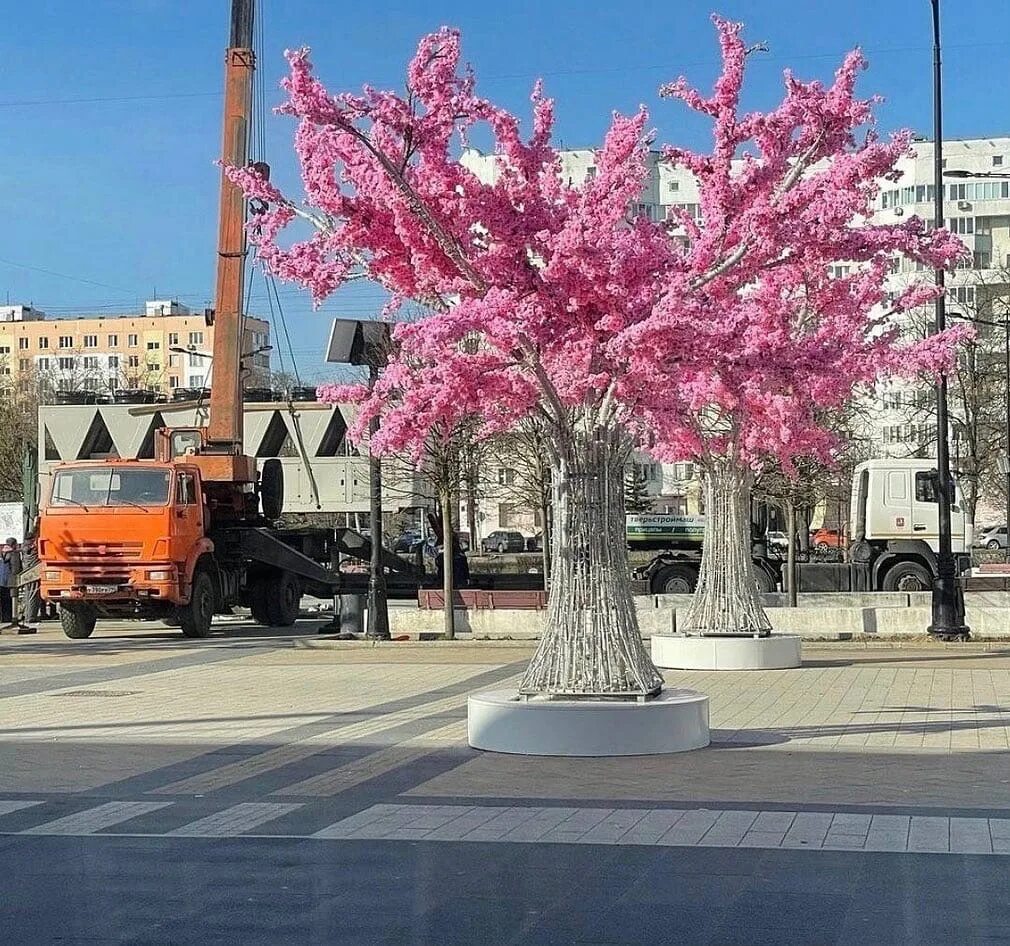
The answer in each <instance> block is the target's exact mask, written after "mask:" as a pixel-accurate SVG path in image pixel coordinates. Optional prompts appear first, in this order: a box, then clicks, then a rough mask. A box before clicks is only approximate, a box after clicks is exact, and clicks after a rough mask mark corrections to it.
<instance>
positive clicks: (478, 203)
mask: <svg viewBox="0 0 1010 946" xmlns="http://www.w3.org/2000/svg"><path fill="white" fill-rule="evenodd" d="M714 22H715V25H716V29H717V31H718V35H719V41H720V45H721V48H722V56H723V70H722V74H721V75H720V77H719V79H718V80H717V82H716V84H715V87H714V89H713V91H712V93H711V94H710V95H706V94H703V93H702V92H700V91H698V90H696V89H694V88H693V87H692V86H691V85H690V84H689V83H688V82H687V80H685V79H678V80H677V81H676V82H673V83H671V84H669V85H667V86H664V87H663V89H662V94H663V95H664V96H666V97H668V98H673V99H678V100H680V101H681V102H683V103H684V104H685V105H687V106H688V107H689V108H691V109H693V110H695V111H697V112H700V113H701V114H703V115H706V116H708V117H710V118H711V119H712V121H713V144H712V148H711V151H710V152H707V153H695V152H692V151H688V150H685V149H682V148H677V147H672V146H671V147H666V148H664V149H663V150H662V154H663V159H664V160H666V161H668V162H670V163H672V164H675V165H679V166H682V167H684V168H686V169H688V170H689V171H690V172H691V173H692V174H693V175H694V176H695V178H696V179H697V183H698V190H699V204H700V209H701V217H702V220H701V222H700V223H696V222H695V221H694V220H693V219H690V218H688V216H687V215H686V214H684V213H683V212H679V211H673V212H671V214H670V218H669V219H668V220H665V221H650V220H648V219H643V218H638V219H636V220H633V221H632V220H631V219H630V218H629V206H630V205H632V204H633V203H634V202H636V201H638V200H639V199H640V195H641V193H642V192H643V190H644V188H645V185H646V183H647V180H648V174H649V163H648V158H649V144H650V140H651V139H650V135H649V133H648V131H647V128H648V116H647V114H646V112H645V111H644V110H641V111H640V112H638V113H637V114H634V115H631V116H621V115H615V116H614V117H613V119H612V123H611V126H610V130H609V131H608V133H607V135H606V137H605V140H604V142H603V145H602V147H601V148H600V150H599V151H598V152H597V154H596V157H595V162H594V163H595V167H596V174H595V176H594V177H592V178H588V179H587V180H585V181H581V182H573V183H567V182H566V181H565V180H564V179H563V177H562V175H561V168H562V164H563V162H562V156H561V154H560V152H559V151H558V150H557V149H556V148H555V147H554V146H553V145H552V143H551V135H552V128H553V121H554V103H553V102H552V101H551V100H550V99H547V98H544V97H543V94H542V91H541V87H540V84H539V83H538V84H537V85H536V86H535V88H534V91H533V94H532V96H531V100H532V105H533V114H532V122H531V123H530V131H529V133H528V134H527V135H525V136H524V134H523V132H522V130H521V123H520V120H519V119H518V118H517V117H515V116H513V115H511V114H509V113H508V112H506V111H505V110H504V109H502V108H500V107H498V106H496V105H494V104H493V103H491V102H490V101H488V100H486V99H484V98H481V97H480V96H478V95H477V92H476V84H475V81H474V78H473V75H472V73H471V72H470V71H469V70H466V69H463V68H461V63H460V37H459V34H458V33H457V32H456V31H455V30H451V29H447V28H443V29H441V30H439V31H437V32H436V33H433V34H431V35H429V36H427V37H425V38H424V39H423V40H422V41H421V43H420V45H419V47H418V50H417V53H416V55H415V56H414V58H413V59H412V60H411V62H410V64H409V66H408V68H407V92H406V94H398V93H394V92H387V91H379V90H375V89H371V88H365V89H363V90H362V91H361V93H360V94H357V95H350V94H343V95H332V94H331V93H329V92H328V91H327V90H326V88H325V87H324V86H323V85H322V83H321V82H320V81H319V80H318V79H317V78H316V77H315V75H314V73H313V70H312V65H311V62H310V60H309V57H308V51H307V50H299V51H296V52H292V53H288V60H289V63H290V67H291V72H290V75H289V77H288V78H287V79H286V80H285V81H284V88H285V90H286V91H287V94H288V100H287V102H286V103H285V105H284V106H283V107H282V109H281V111H282V112H284V113H285V114H288V115H290V116H292V117H294V118H295V119H296V120H297V122H298V128H297V132H296V136H295V151H296V154H297V157H298V160H299V164H300V168H301V175H302V183H303V187H304V192H305V198H304V201H303V202H295V201H293V200H292V199H290V198H287V197H285V196H283V195H282V194H281V193H280V192H279V191H277V189H276V188H274V187H273V185H270V184H269V183H268V182H266V181H264V180H262V179H260V178H259V177H258V175H257V174H256V172H255V171H252V170H250V169H234V168H233V169H230V170H229V171H228V173H229V175H230V177H231V179H232V180H233V181H235V183H237V184H238V185H239V186H241V187H242V188H243V189H244V190H245V192H246V193H247V194H248V195H249V196H250V197H257V198H259V199H261V200H264V201H267V202H269V204H270V206H269V208H268V209H267V211H266V212H265V213H263V214H260V215H258V216H257V217H256V218H255V219H254V220H253V221H252V223H251V225H250V240H251V242H252V243H253V244H255V245H256V247H257V250H258V253H259V256H260V258H261V260H262V261H263V262H264V264H265V265H266V266H267V267H268V268H269V269H270V270H271V271H273V272H274V273H276V274H277V275H278V276H280V277H282V278H284V279H289V280H293V281H296V282H299V283H300V284H302V285H303V286H305V287H306V288H307V289H308V290H309V291H310V293H311V294H312V297H313V299H314V300H315V301H316V302H317V303H318V302H321V301H322V300H323V299H325V298H326V297H327V296H329V295H330V294H331V293H332V292H333V291H334V290H335V289H336V288H338V287H339V286H340V285H341V284H343V283H344V282H345V281H346V280H347V279H348V278H349V277H351V276H361V275H364V276H367V277H368V278H369V279H371V280H373V281H375V282H377V283H378V284H380V285H381V286H383V287H384V288H385V289H386V290H388V291H389V292H390V293H391V295H392V296H393V299H394V302H393V304H392V306H391V308H390V312H389V313H387V314H391V310H392V308H394V307H395V306H398V305H399V304H400V302H402V301H403V300H413V301H415V302H417V303H419V304H421V305H422V306H424V307H426V308H427V309H428V310H429V312H430V314H428V315H426V316H424V317H423V318H421V319H420V320H419V321H417V322H413V323H401V324H398V325H397V326H396V327H395V330H394V332H393V340H394V351H393V355H392V359H391V362H390V365H389V367H388V368H387V369H386V370H385V371H384V372H383V373H382V375H381V377H380V378H379V380H378V382H377V383H376V385H375V387H374V389H372V390H366V389H364V388H362V387H360V386H351V387H348V386H335V387H324V388H323V389H322V395H323V397H324V398H326V399H329V400H342V401H347V400H350V401H353V402H354V403H356V404H358V405H359V407H360V412H359V414H358V417H357V419H356V420H355V422H354V425H353V427H352V430H351V434H352V436H354V437H357V438H360V437H362V436H363V434H364V433H365V431H366V430H367V426H368V423H369V421H370V420H371V419H372V418H373V417H376V416H378V417H381V421H382V424H381V429H380V432H379V434H378V435H376V437H375V438H374V439H373V441H372V444H371V447H372V449H373V450H375V451H377V452H380V453H381V452H385V451H391V450H397V451H401V450H402V451H406V452H409V453H413V454H415V455H416V454H417V453H418V452H419V451H420V449H421V448H422V446H423V444H424V442H425V439H426V438H427V436H428V435H429V433H430V431H431V430H432V429H435V428H443V429H447V430H448V429H452V428H453V427H454V426H455V425H456V424H458V423H459V422H460V421H462V420H465V419H470V418H474V417H476V418H479V419H480V420H481V421H482V422H483V429H484V431H485V432H486V433H493V432H496V431H504V430H508V429H511V428H513V427H515V425H516V424H517V423H518V422H519V421H520V420H521V419H522V418H524V417H526V416H528V415H530V414H532V413H534V412H535V413H538V414H540V415H542V416H546V417H548V418H549V419H550V420H551V421H552V422H554V423H555V424H558V425H562V424H564V423H566V421H567V418H568V417H569V416H570V412H572V411H573V410H579V411H591V412H592V414H593V416H595V417H597V418H598V420H599V423H600V424H601V425H603V426H606V425H608V424H620V425H621V426H623V427H624V429H626V430H628V431H630V432H632V434H633V435H634V436H635V437H636V438H637V440H638V441H639V442H640V443H641V444H642V445H643V446H644V447H647V448H648V449H650V450H651V451H652V452H653V454H654V455H655V456H656V457H657V458H659V459H670V460H673V459H681V458H685V457H692V456H695V457H702V458H704V457H706V456H713V455H716V456H717V455H723V454H728V453H732V454H733V455H735V456H736V457H738V458H739V459H740V460H741V461H742V462H745V463H751V464H757V463H759V462H761V461H762V460H764V459H767V458H773V459H776V460H778V461H780V462H782V463H783V464H785V465H786V466H788V465H789V464H790V463H791V462H792V460H793V459H794V458H796V457H799V456H806V455H816V456H825V455H827V454H828V452H829V451H830V449H831V447H832V440H831V437H830V435H829V434H827V433H826V432H825V431H824V430H823V429H821V427H820V426H819V425H818V422H817V420H816V419H815V415H819V413H820V412H822V411H823V409H825V408H832V407H838V406H840V405H842V404H843V403H844V402H845V401H846V400H848V399H849V398H850V397H851V396H852V394H853V392H854V390H855V389H856V388H857V387H858V386H859V385H862V384H868V383H870V382H872V381H873V380H874V379H876V378H877V377H878V376H880V375H882V374H887V373H901V374H905V375H907V374H910V373H917V372H921V373H925V374H936V373H937V372H939V371H943V370H945V369H946V368H948V367H949V365H950V364H951V360H952V359H953V357H954V346H956V344H957V343H958V341H959V340H960V339H961V338H962V337H963V334H962V333H961V331H960V330H951V331H950V332H948V333H946V334H945V335H943V336H937V337H933V338H930V339H927V340H926V341H924V342H919V343H917V344H912V345H908V344H904V343H903V342H902V341H901V339H900V338H899V336H898V333H897V332H896V331H894V330H893V328H889V327H888V326H887V325H886V324H883V323H882V322H881V320H880V313H881V312H884V311H890V310H893V311H895V312H899V313H900V312H902V311H905V310H907V309H909V308H913V307H915V306H918V305H922V304H924V303H926V302H928V301H929V300H930V299H932V298H933V296H934V293H935V290H934V289H933V288H932V287H931V286H930V285H929V284H928V283H927V282H926V281H923V283H922V284H916V285H913V286H911V287H910V288H909V289H907V290H906V291H905V292H903V293H902V295H901V296H900V297H899V298H898V299H897V300H896V301H895V302H894V303H888V300H887V296H886V293H885V280H886V279H887V276H888V273H889V271H890V266H891V262H892V260H893V259H894V258H896V257H898V256H905V257H908V258H909V259H912V260H914V261H916V262H918V263H921V264H923V265H924V266H927V267H933V266H942V267H950V266H953V265H954V264H955V263H956V262H957V260H958V259H960V258H961V256H962V255H963V253H964V247H963V245H962V244H961V243H960V241H958V240H957V238H956V237H954V236H953V235H952V234H950V233H948V232H947V231H946V230H927V229H926V226H925V224H924V223H923V222H922V221H921V220H919V219H918V218H915V217H912V218H909V219H907V220H905V221H903V222H902V223H900V224H866V223H864V221H866V220H867V219H868V218H869V217H871V216H872V214H873V211H874V201H875V198H876V197H877V195H878V184H877V181H878V180H879V179H880V178H885V179H894V175H895V167H896V162H897V161H898V159H899V158H900V157H902V156H903V155H905V154H907V153H908V151H909V147H910V144H909V141H910V139H909V137H908V135H906V134H898V135H894V136H892V137H891V138H890V139H888V140H880V139H878V137H877V136H876V134H875V133H874V131H873V128H872V120H873V118H872V107H873V104H874V102H875V100H874V99H860V98H858V97H857V96H856V93H855V81H856V77H857V74H858V73H859V72H860V71H861V70H862V69H863V68H864V67H865V61H864V59H863V57H862V54H861V53H860V52H858V51H855V52H852V53H850V54H849V55H848V56H846V57H845V58H844V60H843V62H842V64H841V66H840V67H839V69H838V71H837V73H836V74H835V77H834V80H833V81H832V82H831V83H830V84H827V85H825V84H822V83H820V82H802V81H800V80H799V79H797V78H796V77H795V76H793V75H792V74H791V73H789V72H787V73H786V75H785V90H784V95H783V99H782V101H781V103H780V104H779V105H778V106H776V107H775V108H774V109H772V110H770V111H767V112H755V113H748V114H741V113H740V111H739V105H740V94H741V89H742V85H743V80H744V71H745V65H746V59H747V50H746V47H745V46H744V43H743V40H742V37H741V32H742V28H741V26H740V25H739V24H735V23H730V22H728V21H726V20H723V19H720V18H714ZM477 125H483V126H485V127H486V128H487V129H488V130H489V131H490V134H491V136H492V138H493V140H494V154H495V160H496V173H495V175H494V179H493V180H491V181H487V180H482V179H481V178H479V177H478V176H477V175H476V174H475V173H474V172H473V171H472V170H471V169H470V168H469V167H468V165H467V162H466V160H464V159H461V155H460V153H459V150H458V149H459V143H460V142H461V141H462V142H465V141H466V140H467V138H468V136H469V133H470V132H471V131H472V130H473V129H474V127H475V126H477ZM867 127H869V131H867V130H866V129H867ZM744 152H746V154H745V156H744V157H740V155H741V154H743V153H744ZM296 216H301V217H303V218H305V219H307V220H308V221H309V223H311V224H312V226H313V227H314V232H313V234H312V236H311V237H310V238H308V239H306V240H301V241H296V242H294V243H288V244H285V243H283V242H282V238H283V233H284V231H285V228H286V227H287V226H288V224H290V223H291V221H292V220H293V219H294V218H295V217H296ZM671 228H673V229H674V230H675V231H676V230H678V229H679V231H680V232H681V233H682V234H683V237H684V238H683V239H680V238H674V239H671V234H670V230H671ZM837 263H847V264H848V265H849V266H850V267H851V271H850V273H849V274H848V275H845V276H836V275H834V274H833V272H832V265H833V264H837Z"/></svg>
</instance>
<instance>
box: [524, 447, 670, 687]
mask: <svg viewBox="0 0 1010 946" xmlns="http://www.w3.org/2000/svg"><path fill="white" fill-rule="evenodd" d="M627 455H628V448H627V443H626V441H625V440H624V438H623V437H622V436H621V434H620V433H619V432H618V431H615V430H612V429H600V428H596V429H595V430H590V431H589V432H588V433H587V432H584V431H573V432H571V434H570V436H567V437H565V438H564V443H562V444H560V445H559V449H558V455H557V457H556V459H555V463H554V470H553V481H552V482H553V494H554V520H553V529H552V530H551V547H552V555H551V565H552V570H551V585H550V594H549V597H548V604H547V626H546V628H545V631H544V635H543V637H542V638H541V640H540V646H539V647H538V648H537V652H536V654H535V655H534V657H533V659H532V661H530V665H529V667H528V668H527V670H526V676H525V677H524V679H523V681H522V685H521V686H520V688H519V692H520V693H521V694H525V695H527V696H546V697H567V698H578V697H592V696H612V697H629V698H630V697H635V696H647V695H650V694H655V693H658V692H659V690H660V689H661V688H662V685H663V678H662V677H661V676H660V675H659V672H658V671H657V670H656V668H655V667H654V666H653V664H652V661H651V660H650V659H649V655H648V654H647V653H646V650H645V647H644V646H643V644H642V638H641V634H640V633H639V629H638V618H637V615H636V613H635V606H634V601H633V600H632V596H631V589H630V586H629V574H628V555H627V545H626V537H625V523H624V478H623V474H624V463H625V460H626V458H627Z"/></svg>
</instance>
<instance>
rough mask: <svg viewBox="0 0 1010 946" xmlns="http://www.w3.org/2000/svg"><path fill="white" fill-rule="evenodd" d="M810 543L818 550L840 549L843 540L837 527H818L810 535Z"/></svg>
mask: <svg viewBox="0 0 1010 946" xmlns="http://www.w3.org/2000/svg"><path fill="white" fill-rule="evenodd" d="M810 544H811V545H812V546H813V547H814V548H815V549H817V551H819V552H826V551H827V550H828V549H840V548H841V547H842V546H843V545H844V542H843V540H842V534H841V532H839V531H838V530H837V529H818V530H817V531H816V532H815V533H814V534H813V535H812V536H811V537H810Z"/></svg>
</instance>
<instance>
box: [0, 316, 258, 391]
mask: <svg viewBox="0 0 1010 946" xmlns="http://www.w3.org/2000/svg"><path fill="white" fill-rule="evenodd" d="M209 323H212V319H209V318H208V317H207V316H206V314H205V313H204V312H199V313H195V312H192V311H190V310H189V309H188V308H187V307H186V306H184V305H182V304H180V303H179V302H177V301H175V300H171V299H169V300H162V299H159V300H150V301H148V302H146V303H145V304H144V311H143V312H138V313H136V314H131V315H75V316H66V317H64V316H61V317H58V318H52V317H50V316H48V315H46V313H45V312H43V311H41V310H39V309H35V308H33V307H32V306H27V305H7V306H0V383H2V382H4V381H7V382H9V383H10V384H13V385H20V386H36V385H38V386H40V388H41V389H43V390H51V391H60V390H62V391H72V390H83V391H95V392H98V393H111V392H114V391H116V390H118V389H122V388H143V389H146V390H150V391H158V392H161V393H164V394H168V395H170V394H171V393H172V391H173V390H174V389H175V388H202V387H204V386H205V385H206V384H207V383H208V375H209V372H210V370H211V365H212V360H211V358H210V355H211V353H212V351H213V344H214V326H213V324H209ZM269 345H270V326H269V324H268V323H267V322H265V321H263V320H262V319H258V318H252V317H250V318H247V319H246V323H245V330H244V339H243V353H246V352H248V353H253V352H256V354H250V355H249V357H247V358H246V365H247V367H248V368H249V375H248V376H247V380H246V384H247V385H254V384H263V383H265V382H267V380H268V379H269V376H270V354H269V352H268V351H262V350H261V349H264V348H267V347H268V346H269ZM173 349H180V350H179V351H173Z"/></svg>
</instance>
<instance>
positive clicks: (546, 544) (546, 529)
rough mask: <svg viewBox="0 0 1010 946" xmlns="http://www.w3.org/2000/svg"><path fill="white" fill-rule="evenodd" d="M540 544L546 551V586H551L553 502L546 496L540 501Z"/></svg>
mask: <svg viewBox="0 0 1010 946" xmlns="http://www.w3.org/2000/svg"><path fill="white" fill-rule="evenodd" d="M540 522H541V527H540V544H541V545H542V546H543V552H544V588H549V587H550V581H551V544H552V541H553V540H552V535H553V531H554V530H553V529H551V504H550V500H549V499H548V498H547V497H546V496H544V497H543V499H542V500H541V502H540Z"/></svg>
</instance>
